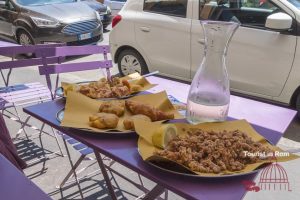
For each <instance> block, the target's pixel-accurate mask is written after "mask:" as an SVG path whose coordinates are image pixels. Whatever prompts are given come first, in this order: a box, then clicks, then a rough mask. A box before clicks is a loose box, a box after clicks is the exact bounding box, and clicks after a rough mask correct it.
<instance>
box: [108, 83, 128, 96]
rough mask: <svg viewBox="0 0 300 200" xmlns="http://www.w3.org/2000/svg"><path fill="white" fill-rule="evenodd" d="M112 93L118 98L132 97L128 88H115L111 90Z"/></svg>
mask: <svg viewBox="0 0 300 200" xmlns="http://www.w3.org/2000/svg"><path fill="white" fill-rule="evenodd" d="M111 91H112V93H113V95H114V96H115V97H118V98H121V97H125V96H128V95H130V89H129V88H128V87H127V86H118V87H117V86H115V87H112V88H111Z"/></svg>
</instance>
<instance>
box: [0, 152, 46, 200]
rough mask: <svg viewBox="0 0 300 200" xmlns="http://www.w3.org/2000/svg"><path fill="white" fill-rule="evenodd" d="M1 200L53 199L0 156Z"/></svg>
mask: <svg viewBox="0 0 300 200" xmlns="http://www.w3.org/2000/svg"><path fill="white" fill-rule="evenodd" d="M0 199H3V200H4V199H6V200H20V199H22V200H34V199H38V200H50V199H51V198H50V197H49V196H48V195H47V194H45V193H44V192H43V191H42V190H41V189H40V188H38V187H37V186H36V185H35V184H34V183H33V182H31V181H30V180H29V179H28V178H27V177H26V176H25V175H24V174H22V172H20V170H18V169H17V168H16V167H15V166H13V165H12V164H11V163H10V162H9V161H8V160H6V158H5V157H3V156H2V155H1V154H0Z"/></svg>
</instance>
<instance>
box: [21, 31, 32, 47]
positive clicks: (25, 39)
mask: <svg viewBox="0 0 300 200" xmlns="http://www.w3.org/2000/svg"><path fill="white" fill-rule="evenodd" d="M18 42H19V44H21V45H33V44H34V42H33V39H32V38H31V36H30V35H29V34H28V33H27V32H26V31H20V32H19V33H18Z"/></svg>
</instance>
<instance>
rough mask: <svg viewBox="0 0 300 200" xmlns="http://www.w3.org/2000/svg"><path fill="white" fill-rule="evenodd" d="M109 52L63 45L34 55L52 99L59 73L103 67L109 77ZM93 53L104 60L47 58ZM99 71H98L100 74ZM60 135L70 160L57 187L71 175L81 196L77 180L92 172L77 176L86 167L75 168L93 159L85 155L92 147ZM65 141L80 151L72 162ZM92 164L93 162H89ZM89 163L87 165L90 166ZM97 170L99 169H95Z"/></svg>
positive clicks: (104, 47) (60, 186)
mask: <svg viewBox="0 0 300 200" xmlns="http://www.w3.org/2000/svg"><path fill="white" fill-rule="evenodd" d="M109 52H110V48H109V46H108V45H106V46H64V47H56V48H45V49H38V50H37V51H36V56H37V57H41V58H42V60H43V65H42V66H39V72H40V75H45V77H46V81H47V86H48V88H49V90H50V91H51V97H52V99H55V98H56V95H55V91H56V90H57V88H58V84H59V75H60V74H62V73H70V72H78V71H86V70H96V69H98V70H99V72H100V69H105V70H106V71H107V78H109V79H110V71H109V68H111V67H113V63H112V61H111V60H108V59H107V54H108V53H109ZM93 54H103V56H104V60H97V61H89V62H78V63H62V62H60V63H57V64H53V63H49V62H48V61H49V58H52V57H59V58H62V60H63V58H65V57H68V56H87V55H93ZM100 74H101V73H99V75H100ZM51 75H56V82H55V86H54V87H53V84H52V81H51ZM59 134H60V135H61V136H62V139H63V141H64V145H65V148H66V152H67V155H68V158H69V161H70V165H71V170H70V171H69V172H68V174H67V175H66V177H65V178H64V179H63V181H62V182H61V183H60V184H59V186H57V187H58V188H62V187H63V186H64V185H65V184H66V183H70V182H74V181H69V182H67V181H68V180H69V179H70V178H71V177H72V175H73V176H74V178H75V181H76V183H77V185H78V188H79V192H80V195H81V197H82V198H83V193H82V190H81V187H80V184H79V180H80V179H82V178H85V177H87V176H89V175H91V174H94V173H95V172H93V173H90V174H88V175H87V176H84V177H81V178H79V177H78V176H77V175H78V174H79V173H81V172H82V171H83V170H84V169H86V168H87V167H85V168H83V169H80V170H78V171H77V172H76V169H77V168H78V166H79V165H80V163H81V162H82V161H83V160H84V159H89V160H95V159H94V158H92V157H87V156H88V155H90V154H92V153H94V151H93V149H91V148H89V147H87V146H86V145H84V144H82V143H80V142H78V141H77V140H75V139H73V138H71V137H69V136H67V135H65V134H63V133H59ZM67 143H69V144H70V145H71V146H72V147H73V148H74V149H75V150H76V151H78V152H79V153H80V157H79V159H78V160H77V161H76V162H75V163H74V164H73V161H72V159H71V156H70V153H69V149H68V146H67ZM91 165H93V164H91ZM91 165H89V166H91ZM97 171H99V170H97Z"/></svg>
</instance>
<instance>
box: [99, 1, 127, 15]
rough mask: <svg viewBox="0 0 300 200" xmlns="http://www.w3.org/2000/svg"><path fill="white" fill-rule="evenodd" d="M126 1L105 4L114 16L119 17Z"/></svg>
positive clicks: (105, 2) (106, 2)
mask: <svg viewBox="0 0 300 200" xmlns="http://www.w3.org/2000/svg"><path fill="white" fill-rule="evenodd" d="M126 1H127V0H104V4H105V5H107V6H109V7H110V8H111V10H112V14H113V15H117V14H118V13H119V11H120V10H121V9H122V8H123V6H124V4H125V3H126Z"/></svg>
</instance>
